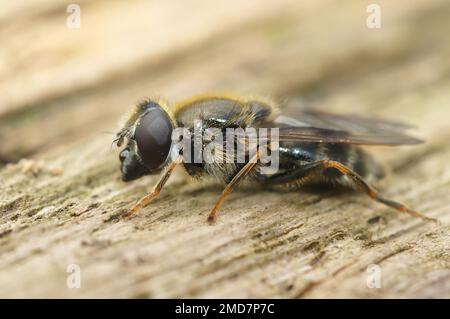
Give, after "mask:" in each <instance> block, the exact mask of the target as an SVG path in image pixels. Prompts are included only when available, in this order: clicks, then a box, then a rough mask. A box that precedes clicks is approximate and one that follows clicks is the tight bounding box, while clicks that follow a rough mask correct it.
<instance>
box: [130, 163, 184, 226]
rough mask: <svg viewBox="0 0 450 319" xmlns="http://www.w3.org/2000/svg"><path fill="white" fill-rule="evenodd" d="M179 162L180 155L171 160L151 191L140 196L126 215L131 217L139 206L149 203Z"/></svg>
mask: <svg viewBox="0 0 450 319" xmlns="http://www.w3.org/2000/svg"><path fill="white" fill-rule="evenodd" d="M180 163H181V156H180V157H178V158H177V159H176V160H175V161H173V162H171V163H170V164H169V165H168V166H167V167H166V169H165V170H164V172H163V173H162V175H161V177H160V178H159V181H158V183H157V184H156V185H155V187H154V188H153V191H152V192H151V193H150V194H148V195H146V196H145V197H143V198H141V199H140V200H139V201H138V202H137V203H136V204H135V205H134V206H133V207H132V208H131V209H130V210H129V211H128V213H127V217H132V216H133V215H134V214H135V213H137V212H138V211H139V210H140V209H141V208H143V207H144V206H145V205H147V204H148V203H150V202H151V201H152V200H153V199H155V198H156V197H157V196H158V195H159V193H160V192H161V189H162V188H163V187H164V184H166V182H167V180H168V179H169V177H170V175H171V174H172V172H173V170H174V169H175V167H177V165H178V164H180Z"/></svg>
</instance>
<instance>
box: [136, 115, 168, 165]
mask: <svg viewBox="0 0 450 319" xmlns="http://www.w3.org/2000/svg"><path fill="white" fill-rule="evenodd" d="M172 129H173V127H172V123H171V121H170V119H169V116H168V115H167V113H166V112H165V111H164V110H163V109H161V108H159V107H155V108H151V109H150V110H148V111H147V113H145V114H144V115H143V116H142V117H141V119H140V121H139V124H138V125H137V127H136V130H135V133H134V139H135V140H136V144H137V149H138V154H139V157H140V158H141V160H142V162H143V163H144V165H145V166H146V167H147V168H148V169H156V168H159V167H160V166H161V165H162V164H163V163H164V162H165V161H166V159H167V156H168V155H169V151H170V146H171V144H172Z"/></svg>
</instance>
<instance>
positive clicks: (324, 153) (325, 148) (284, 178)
mask: <svg viewBox="0 0 450 319" xmlns="http://www.w3.org/2000/svg"><path fill="white" fill-rule="evenodd" d="M279 154H280V161H279V163H280V165H279V171H278V172H277V173H275V174H273V175H272V176H260V180H261V181H263V182H268V183H272V184H284V185H290V186H294V187H295V186H303V185H306V184H324V183H325V184H340V185H344V186H352V183H351V182H350V181H349V180H347V179H346V177H345V176H343V175H342V174H341V173H340V172H339V171H337V170H335V169H327V170H326V171H320V170H312V171H309V170H308V167H311V164H312V163H315V162H320V161H323V160H332V161H336V162H339V163H341V164H343V165H345V166H347V167H348V168H350V169H351V170H353V171H355V172H356V173H358V174H359V175H360V176H361V177H363V178H364V179H365V180H367V181H376V180H378V179H380V178H382V177H383V176H384V172H383V169H382V167H381V166H380V165H379V164H378V163H376V162H375V160H374V159H373V158H372V156H370V154H368V153H366V152H365V151H364V150H363V149H361V148H359V147H357V146H354V145H350V144H327V143H296V142H283V143H280V148H279Z"/></svg>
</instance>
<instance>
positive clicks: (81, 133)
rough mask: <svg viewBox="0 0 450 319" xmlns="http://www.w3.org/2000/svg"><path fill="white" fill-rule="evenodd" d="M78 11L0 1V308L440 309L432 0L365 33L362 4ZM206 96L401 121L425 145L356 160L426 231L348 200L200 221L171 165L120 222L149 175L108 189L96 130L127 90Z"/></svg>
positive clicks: (254, 201)
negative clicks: (332, 302) (375, 165)
mask: <svg viewBox="0 0 450 319" xmlns="http://www.w3.org/2000/svg"><path fill="white" fill-rule="evenodd" d="M78 3H79V4H80V6H81V10H82V20H81V21H82V26H81V29H78V30H69V29H67V28H66V27H65V19H66V17H67V13H66V12H65V10H66V7H65V4H61V3H60V4H58V3H57V2H54V1H44V0H41V1H29V2H25V3H21V4H16V3H15V2H10V3H9V4H3V5H2V13H1V14H0V38H1V39H2V50H1V51H0V91H1V92H2V94H0V138H1V141H2V143H1V144H0V163H1V164H0V165H2V166H1V170H0V256H1V258H0V296H1V297H288V298H291V297H292V298H297V297H304V298H318V297H382V298H388V297H419V298H424V297H447V298H448V297H450V233H449V230H450V227H449V222H450V211H449V210H450V208H449V195H448V194H449V191H450V168H449V165H448V163H449V160H450V144H449V143H448V140H449V139H450V127H449V125H448V118H449V117H450V76H449V75H450V41H448V35H449V34H450V20H449V19H448V16H449V15H450V4H449V2H448V1H444V0H442V1H438V0H433V1H428V0H422V1H415V2H414V3H411V1H406V0H397V1H387V0H386V1H378V2H377V3H379V4H380V6H381V8H382V28H381V29H379V30H370V29H368V28H367V27H366V25H365V21H366V17H367V13H366V7H367V5H368V4H369V3H370V2H366V1H288V0H282V1H268V0H267V1H244V2H242V1H220V2H216V1H214V2H213V1H194V0H192V1H176V2H175V1H173V2H172V1H164V2H163V1H154V2H152V1H133V2H128V1H127V2H126V4H125V2H121V1H117V2H111V1H78ZM209 90H227V91H237V92H240V93H259V94H268V95H271V96H273V97H275V98H276V99H278V100H279V101H280V102H286V103H306V104H308V105H312V106H315V107H318V108H322V109H324V110H332V111H337V112H352V113H355V112H356V113H365V114H375V115H378V116H384V117H393V118H396V119H402V120H404V121H406V122H410V123H413V124H416V125H417V126H418V127H419V133H420V135H422V136H424V137H426V139H427V143H426V144H423V145H420V146H416V147H401V148H396V149H391V148H372V152H373V153H374V155H376V156H377V157H378V158H379V159H380V161H381V162H383V163H385V164H386V166H388V167H391V168H392V170H393V172H392V176H391V178H390V180H389V181H388V182H387V183H386V185H385V188H384V193H386V195H389V196H391V197H392V198H395V199H398V200H399V201H404V202H405V203H407V204H409V205H410V206H412V207H414V208H416V209H418V210H421V211H423V212H424V213H426V214H428V215H429V216H432V217H435V218H439V219H440V220H441V222H442V223H441V224H440V225H437V226H436V225H434V224H432V223H423V222H421V221H420V220H416V219H412V218H410V217H408V216H406V215H405V216H404V215H401V214H398V213H396V212H395V211H392V210H390V209H388V208H385V207H383V206H381V205H378V204H376V203H373V202H371V201H370V200H369V199H367V198H366V197H365V196H363V195H357V194H354V193H351V192H346V193H338V192H330V191H323V192H320V191H319V192H307V191H305V192H291V193H286V192H283V193H278V192H270V191H260V192H253V191H252V190H248V189H242V190H240V191H237V192H235V193H233V194H232V195H231V196H230V197H229V198H228V199H227V200H226V201H225V203H224V205H223V207H222V210H221V215H220V217H219V220H218V223H217V224H216V225H215V226H209V225H207V224H206V222H205V220H206V216H207V214H208V212H209V210H210V208H211V207H212V205H214V202H215V201H216V199H217V198H218V196H219V194H220V191H221V188H220V187H218V186H215V185H214V183H213V182H211V181H205V182H202V183H191V181H190V180H189V179H188V178H186V176H185V175H184V174H183V173H182V172H178V174H176V175H175V176H174V177H173V179H171V180H170V181H169V183H168V186H167V187H166V188H165V189H164V191H163V193H162V194H161V196H160V198H159V199H158V200H157V201H155V202H154V203H152V204H151V205H150V206H148V207H146V208H145V209H144V210H143V211H142V212H140V214H139V215H137V216H136V217H135V218H134V219H132V220H125V219H123V218H122V215H123V213H124V212H125V211H126V209H127V208H129V207H130V206H131V205H132V204H133V203H134V202H135V201H136V200H137V199H138V198H140V197H142V196H143V195H144V194H145V193H146V192H147V191H148V190H149V189H151V187H152V185H153V183H154V182H155V180H156V177H148V178H143V179H141V180H138V181H136V182H133V183H130V184H124V183H122V182H121V181H120V180H119V171H118V159H117V151H116V150H114V149H113V150H110V149H109V146H110V142H111V139H112V136H111V135H110V134H104V133H103V132H104V131H114V130H115V129H116V126H115V123H116V122H117V120H118V118H119V117H120V116H121V115H122V114H123V113H124V112H126V111H127V110H128V106H129V105H131V104H133V103H134V102H136V101H138V100H139V99H140V98H142V97H143V96H148V95H150V96H152V95H156V96H164V97H167V98H169V99H170V100H172V101H175V100H177V99H179V98H182V97H186V96H189V95H192V94H196V93H199V92H203V91H209ZM25 158H27V159H25ZM72 263H75V264H78V265H79V266H80V267H81V283H82V286H81V288H80V289H69V288H67V286H66V279H67V276H68V273H67V272H66V269H67V266H68V265H69V264H72ZM372 264H375V265H378V266H379V267H380V269H381V288H379V289H371V288H368V286H367V284H366V282H367V280H368V276H370V273H369V272H367V270H368V267H369V266H370V265H372ZM369 269H370V268H369Z"/></svg>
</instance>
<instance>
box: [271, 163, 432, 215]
mask: <svg viewBox="0 0 450 319" xmlns="http://www.w3.org/2000/svg"><path fill="white" fill-rule="evenodd" d="M332 170H334V171H335V172H336V171H337V172H339V174H342V175H344V176H347V177H348V178H349V179H350V180H351V181H352V183H353V184H354V185H355V186H356V187H357V189H359V190H361V191H363V192H364V193H366V194H367V195H368V196H370V198H372V199H373V200H376V201H377V202H380V203H382V204H384V205H386V206H389V207H391V208H394V209H396V210H397V211H399V212H402V213H407V214H409V215H411V216H413V217H417V218H421V219H423V220H429V221H434V222H437V219H435V218H431V217H428V216H426V215H424V214H422V213H420V212H418V211H415V210H412V209H410V208H408V207H407V206H405V205H403V204H401V203H399V202H396V201H393V200H391V199H387V198H385V197H384V196H382V195H381V194H380V193H379V192H378V191H377V190H376V189H375V188H374V187H373V186H371V185H370V184H369V183H367V182H366V181H365V180H364V179H363V178H362V177H361V176H360V175H359V174H357V173H356V172H354V171H353V170H351V169H350V168H348V167H347V166H345V165H343V164H341V163H339V162H336V161H331V160H323V161H317V162H313V163H310V164H307V165H304V166H302V167H299V168H298V169H296V170H295V171H293V172H290V173H285V174H282V175H275V176H273V177H272V178H271V179H270V180H271V181H272V182H278V183H289V182H294V181H296V180H301V179H304V180H307V179H309V178H320V177H325V178H326V179H329V178H331V177H329V175H330V173H332V174H333V173H334V172H333V171H332Z"/></svg>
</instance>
